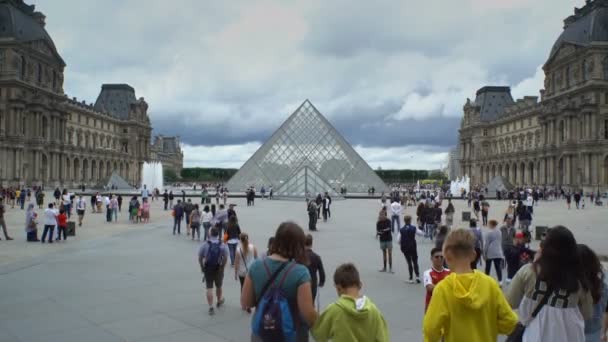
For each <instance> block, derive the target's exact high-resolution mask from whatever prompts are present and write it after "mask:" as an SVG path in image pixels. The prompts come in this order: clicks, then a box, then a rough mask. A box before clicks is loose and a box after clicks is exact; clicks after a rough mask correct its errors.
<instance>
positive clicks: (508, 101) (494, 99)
mask: <svg viewBox="0 0 608 342" xmlns="http://www.w3.org/2000/svg"><path fill="white" fill-rule="evenodd" d="M512 104H513V97H512V96H511V88H509V87H483V88H481V89H479V90H478V91H477V96H476V97H475V105H476V106H478V107H480V118H481V121H493V120H496V119H498V118H499V117H501V115H502V114H503V113H504V111H505V107H507V106H510V105H512Z"/></svg>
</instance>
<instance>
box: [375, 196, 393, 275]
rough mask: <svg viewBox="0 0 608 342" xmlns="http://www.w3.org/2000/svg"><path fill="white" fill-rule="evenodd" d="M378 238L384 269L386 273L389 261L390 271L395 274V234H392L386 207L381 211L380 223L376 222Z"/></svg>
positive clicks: (382, 270)
mask: <svg viewBox="0 0 608 342" xmlns="http://www.w3.org/2000/svg"><path fill="white" fill-rule="evenodd" d="M376 238H377V239H379V240H380V250H381V251H382V269H381V270H380V272H386V262H387V259H388V267H389V269H388V271H389V273H395V272H393V234H392V233H391V220H389V219H388V218H387V217H386V207H383V210H380V214H379V216H378V222H376Z"/></svg>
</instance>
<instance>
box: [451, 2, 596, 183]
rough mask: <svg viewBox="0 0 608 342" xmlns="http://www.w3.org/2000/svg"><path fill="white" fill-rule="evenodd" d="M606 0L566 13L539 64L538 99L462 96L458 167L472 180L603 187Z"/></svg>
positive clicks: (495, 91) (504, 94)
mask: <svg viewBox="0 0 608 342" xmlns="http://www.w3.org/2000/svg"><path fill="white" fill-rule="evenodd" d="M607 22H608V0H595V1H587V3H586V5H585V6H584V7H583V8H580V9H579V8H577V9H575V14H574V15H572V16H570V17H568V18H567V19H566V20H565V27H564V32H563V33H562V35H561V36H560V37H559V39H558V40H557V42H556V43H555V45H554V47H553V49H552V51H551V53H550V56H549V59H548V60H547V62H546V63H545V65H544V67H543V69H544V72H545V84H544V87H545V89H543V90H541V98H540V100H539V98H538V97H525V98H524V99H519V100H517V101H514V100H513V99H512V97H511V94H510V89H509V88H508V87H484V88H481V89H480V90H479V91H478V92H477V97H476V98H475V100H474V101H471V100H469V99H467V102H466V104H465V106H464V117H463V119H462V122H461V129H460V136H459V149H460V164H461V165H460V172H461V174H466V175H469V176H470V177H471V183H472V184H485V183H487V182H489V180H491V179H492V178H493V177H494V176H496V175H501V176H503V177H505V178H506V179H508V180H509V181H510V182H511V183H513V184H514V185H516V186H548V187H554V186H555V187H562V188H565V189H573V190H578V189H584V190H585V191H597V190H600V191H606V190H607V189H608V30H606V28H605V26H606V23H607Z"/></svg>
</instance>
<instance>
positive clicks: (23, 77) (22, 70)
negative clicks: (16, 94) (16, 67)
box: [21, 56, 27, 80]
mask: <svg viewBox="0 0 608 342" xmlns="http://www.w3.org/2000/svg"><path fill="white" fill-rule="evenodd" d="M26 68H27V66H26V65H25V57H23V56H21V79H22V80H24V79H25V71H26Z"/></svg>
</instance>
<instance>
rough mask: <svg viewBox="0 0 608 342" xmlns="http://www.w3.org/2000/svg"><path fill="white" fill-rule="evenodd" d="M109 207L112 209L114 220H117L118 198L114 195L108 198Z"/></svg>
mask: <svg viewBox="0 0 608 342" xmlns="http://www.w3.org/2000/svg"><path fill="white" fill-rule="evenodd" d="M110 209H111V210H112V216H113V217H114V222H118V198H116V196H114V195H112V197H111V198H110Z"/></svg>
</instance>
